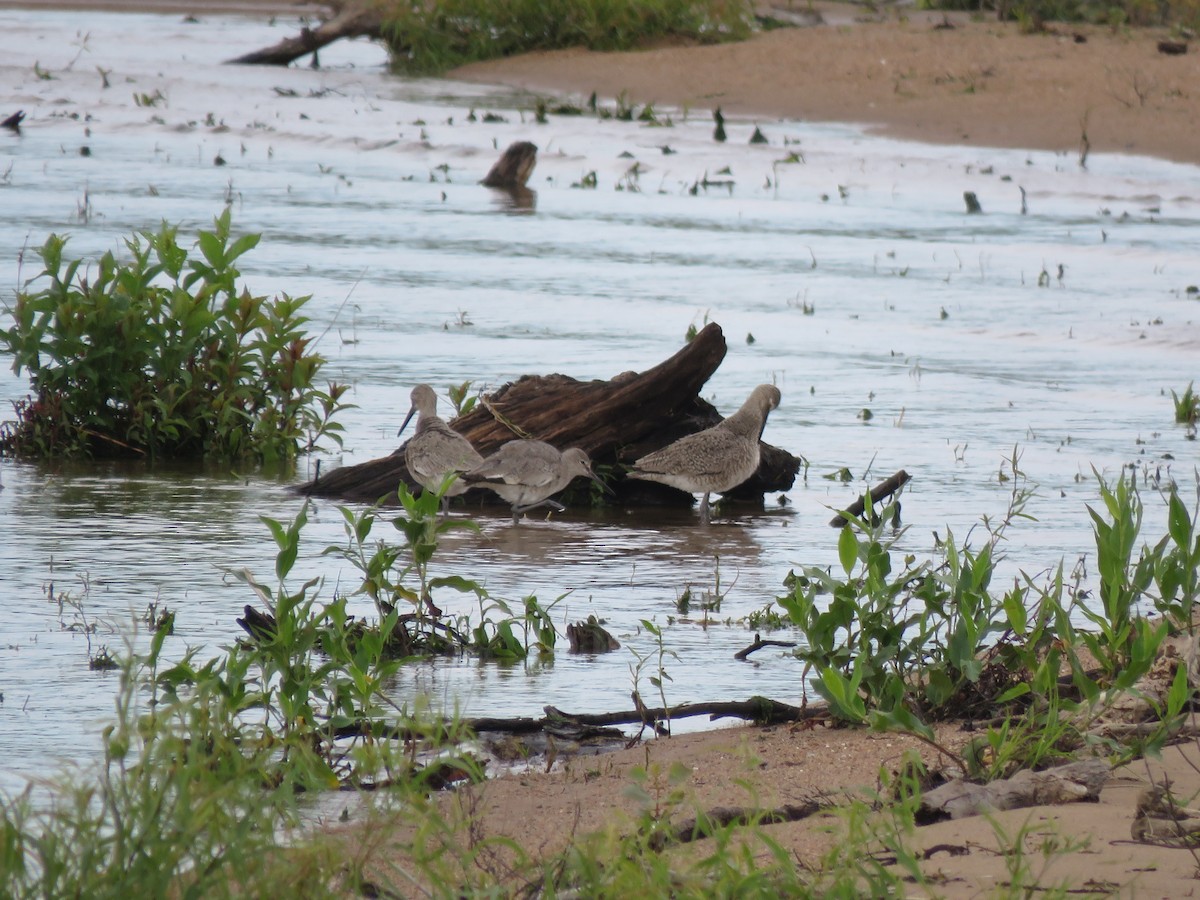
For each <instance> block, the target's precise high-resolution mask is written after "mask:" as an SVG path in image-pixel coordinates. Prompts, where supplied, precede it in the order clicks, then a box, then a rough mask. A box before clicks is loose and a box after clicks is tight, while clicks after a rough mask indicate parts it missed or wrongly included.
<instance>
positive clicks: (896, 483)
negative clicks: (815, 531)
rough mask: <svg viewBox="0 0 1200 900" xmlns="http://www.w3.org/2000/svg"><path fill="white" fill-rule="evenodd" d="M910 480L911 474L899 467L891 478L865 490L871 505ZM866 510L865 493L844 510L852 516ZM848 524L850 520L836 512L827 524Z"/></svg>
mask: <svg viewBox="0 0 1200 900" xmlns="http://www.w3.org/2000/svg"><path fill="white" fill-rule="evenodd" d="M910 481H912V476H911V475H909V474H908V473H907V472H905V471H904V470H903V469H901V470H900V471H899V472H897V473H896V474H895V475H893V476H892V477H891V478H885V479H884V480H883V481H881V482H879V484H877V485H875V487H873V488H871V490H869V491H868V492H867V493H868V494H869V495H870V497H871V507H872V508H874V507H875V506H877V505H878V504H879V501H881V500H886V499H887V498H888V497H890V496H892V494H894V493H896V491H898V490H900V488H902V487H904V486H905V485H906V484H908V483H909V482H910ZM866 511H867V498H866V496H865V495H864V496H860V497H859V498H858V499H857V500H855V501H854V502H853V503H851V504H850V505H849V506H847V507H846V512H848V513H849V514H850V515H852V516H861V515H862V514H863V513H864V512H866ZM849 524H850V520H849V519H848V518H846V517H845V516H844V515H842V514H841V513H838V514H837V515H836V516H834V517H833V518H832V519H830V520H829V525H830V527H831V528H842V527H843V526H845V525H849Z"/></svg>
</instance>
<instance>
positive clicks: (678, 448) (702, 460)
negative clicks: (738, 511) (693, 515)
mask: <svg viewBox="0 0 1200 900" xmlns="http://www.w3.org/2000/svg"><path fill="white" fill-rule="evenodd" d="M780 399H781V395H780V393H779V388H777V387H775V385H773V384H760V385H759V386H758V387H756V388H755V389H754V390H753V391H752V392H751V393H750V396H749V398H748V399H747V400H746V402H745V403H743V404H742V408H741V409H739V410H738V411H737V412H735V413H734V414H733V415H732V416H730V417H729V418H728V419H724V420H723V421H721V422H718V423H717V424H716V425H714V426H713V427H712V428H706V429H705V430H704V431H698V432H696V433H695V434H689V435H686V436H684V437H681V438H680V439H679V440H677V441H675V443H673V444H668V445H667V446H666V447H663V448H662V449H661V450H656V451H654V452H653V453H650V454H648V455H646V456H643V457H642V458H641V459H639V460H638V461H637V462H635V463H634V464H633V468H632V469H630V470H629V477H630V478H638V479H641V480H642V481H657V482H658V483H659V484H666V485H670V486H671V487H674V488H679V489H680V490H681V491H687V492H688V493H690V494H703V495H704V499H703V500H701V501H700V521H701V522H704V523H706V524H707V522H708V519H709V513H708V495H709V494H711V493H718V494H723V493H725V491H728V490H732V489H733V488H735V487H737V486H738V485H739V484H741V483H742V482H743V481H745V480H746V479H747V478H749V477H750V476H751V475H753V474H754V473H755V472H756V471H757V470H758V462H759V447H758V442H759V440H761V438H762V433H763V429H764V428H765V427H766V425H767V414H768V413H770V412H771V410H773V409H775V407H777V406H779V401H780Z"/></svg>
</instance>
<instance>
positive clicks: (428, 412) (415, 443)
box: [396, 384, 483, 513]
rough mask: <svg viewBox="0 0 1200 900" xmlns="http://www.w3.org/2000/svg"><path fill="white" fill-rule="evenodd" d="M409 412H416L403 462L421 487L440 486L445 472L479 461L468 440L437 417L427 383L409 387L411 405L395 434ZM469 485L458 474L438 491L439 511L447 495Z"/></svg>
mask: <svg viewBox="0 0 1200 900" xmlns="http://www.w3.org/2000/svg"><path fill="white" fill-rule="evenodd" d="M413 416H417V433H416V434H414V435H413V436H412V438H411V439H409V442H408V444H407V445H406V446H405V448H404V463H405V465H407V466H408V472H409V474H410V475H412V477H413V480H414V481H416V482H417V484H419V485H421V487H423V488H425V490H427V491H437V490H440V489H441V487H442V483H443V482H444V481H445V480H446V476H448V475H450V474H451V473H454V474H459V475H461V474H462V473H463V472H465V471H467V470H468V469H473V468H475V467H476V466H477V465H479V464H480V463H481V462H483V457H482V456H480V455H479V453H478V452H477V451H476V450H475V448H474V447H472V446H471V442H470V441H468V440H467V439H466V438H465V437H463V436H462V435H461V434H459V433H458V432H457V431H455V430H454V429H453V428H451V427H450V426H449V425H447V424H446V423H445V422H444V421H443V420H442V419H440V418H439V417H438V414H437V395H436V394H434V392H433V388H431V387H430V386H429V385H427V384H418V385H417V386H416V387H415V388H413V389H412V408H410V409H409V411H408V415H407V416H405V418H404V424H403V425H401V426H400V430H399V431H398V432H396V436H397V437H399V436H400V435H401V434H403V433H404V429H405V428H407V427H408V423H409V422H410V421H411V420H412V417H413ZM469 487H470V485H468V484H467V483H466V482H465V481H464V480H463V479H462V478H457V479H455V480H454V481H453V482H451V484H450V486H449V487H447V488H446V492H445V493H444V494H443V495H442V512H443V513H444V512H446V511H447V509H448V508H449V504H450V498H451V497H456V496H458V495H459V494H463V493H466V491H467V489H468V488H469Z"/></svg>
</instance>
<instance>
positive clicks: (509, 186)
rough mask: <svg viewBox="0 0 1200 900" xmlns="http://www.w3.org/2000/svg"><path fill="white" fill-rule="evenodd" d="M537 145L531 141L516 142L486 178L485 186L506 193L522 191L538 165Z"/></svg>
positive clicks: (484, 180)
mask: <svg viewBox="0 0 1200 900" xmlns="http://www.w3.org/2000/svg"><path fill="white" fill-rule="evenodd" d="M537 151H538V148H537V144H534V143H532V142H530V141H514V142H513V143H511V144H509V145H508V149H507V150H505V151H504V154H503V155H502V156H501V157H500V158H499V159H498V160H496V164H495V165H493V166H492V168H491V169H490V170H489V171H488V173H487V175H485V176H484V179H483V182H482V184H483V186H484V187H490V188H502V189H504V190H506V191H515V190H520V189H522V188H524V187H525V183H526V182H527V181H529V176H530V175H532V174H533V167H534V166H536V165H537Z"/></svg>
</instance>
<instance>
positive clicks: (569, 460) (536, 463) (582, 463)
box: [462, 440, 607, 523]
mask: <svg viewBox="0 0 1200 900" xmlns="http://www.w3.org/2000/svg"><path fill="white" fill-rule="evenodd" d="M580 475H583V476H585V477H587V478H590V479H592V481H594V482H596V484H598V485H600V487H602V488H604V489H605V490H607V488H605V485H604V482H602V481H601V480H600V479H599V478H597V477H596V474H595V473H594V472H593V471H592V461H591V460H590V459H588V455H587V454H586V453H584V452H583V451H582V450H580V449H578V448H576V447H572V448H571V449H570V450H564V451H563V452H561V453H560V452H559V451H558V450H556V449H555V448H554V447H552V446H550V445H549V444H547V443H546V442H545V441H528V440H525V441H509V442H508V443H507V444H504V445H503V446H502V447H501V448H500V449H499V450H497V451H496V452H495V453H493V454H492V455H491V456H489V457H487V459H485V460H483V462H481V463H480V464H479V465H477V466H476V467H475V468H473V469H471V470H470V471H468V472H466V473H464V474H463V476H462V478H463V481H464V482H466V483H468V484H469V485H471V486H475V485H478V486H480V487H487V488H491V489H492V490H493V491H495V492H496V493H497V494H499V495H500V496H501V497H503V498H504V499H505V500H507V501H508V502H509V503H510V504H511V505H512V516H513V522H514V523H516V522H519V521H520V519H521V513H524V512H528V511H529V510H531V509H536V508H537V507H539V506H548V507H550V508H552V509H556V510H558V511H559V512H562V511H563V510H564V509H566V507H564V506H563V505H562V504H561V503H556V502H554V501H553V500H551V499H549V498H550V497H551V495H553V494H557V493H558V492H559V491H561V490H562V489H563V488H565V487H566V486H567V485H568V484H570V483H571V481H572V480H573V479H575V478H576V477H578V476H580Z"/></svg>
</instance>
